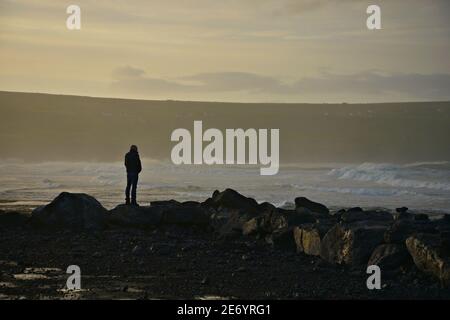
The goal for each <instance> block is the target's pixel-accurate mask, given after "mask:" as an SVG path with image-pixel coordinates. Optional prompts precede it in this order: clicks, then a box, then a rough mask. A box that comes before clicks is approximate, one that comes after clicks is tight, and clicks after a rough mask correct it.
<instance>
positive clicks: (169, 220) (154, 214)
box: [110, 200, 210, 228]
mask: <svg viewBox="0 0 450 320" xmlns="http://www.w3.org/2000/svg"><path fill="white" fill-rule="evenodd" d="M110 222H111V223H112V224H116V225H122V226H128V227H143V228H148V227H154V226H158V225H176V226H187V227H205V226H208V225H209V222H210V218H209V215H208V213H207V211H206V210H205V209H203V208H202V207H200V205H199V204H198V203H195V202H186V203H180V202H177V201H175V200H170V201H157V202H152V203H151V206H150V207H144V206H130V205H123V204H122V205H118V206H117V207H115V208H114V209H112V210H111V211H110Z"/></svg>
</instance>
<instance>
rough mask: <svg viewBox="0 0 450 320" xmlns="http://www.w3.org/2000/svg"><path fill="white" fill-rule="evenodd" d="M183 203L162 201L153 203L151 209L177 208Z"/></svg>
mask: <svg viewBox="0 0 450 320" xmlns="http://www.w3.org/2000/svg"><path fill="white" fill-rule="evenodd" d="M180 204H181V203H180V202H178V201H176V200H173V199H172V200H160V201H151V202H150V206H151V207H161V206H163V207H167V206H176V205H180Z"/></svg>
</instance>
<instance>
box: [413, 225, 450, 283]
mask: <svg viewBox="0 0 450 320" xmlns="http://www.w3.org/2000/svg"><path fill="white" fill-rule="evenodd" d="M406 247H407V248H408V251H409V253H410V254H411V256H412V258H413V260H414V263H415V265H416V266H417V268H418V269H419V270H421V271H423V272H425V273H427V274H430V275H432V276H434V277H436V278H437V279H439V280H440V282H441V284H442V285H444V286H448V285H449V284H450V252H449V250H448V248H447V247H446V246H443V245H442V239H441V238H440V237H439V236H438V235H430V234H417V235H414V236H411V237H409V238H408V239H406Z"/></svg>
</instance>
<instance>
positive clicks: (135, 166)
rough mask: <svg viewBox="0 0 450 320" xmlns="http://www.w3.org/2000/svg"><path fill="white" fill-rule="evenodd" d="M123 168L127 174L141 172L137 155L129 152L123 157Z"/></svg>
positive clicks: (134, 152)
mask: <svg viewBox="0 0 450 320" xmlns="http://www.w3.org/2000/svg"><path fill="white" fill-rule="evenodd" d="M125 167H127V172H128V173H139V172H141V170H142V166H141V159H139V153H137V152H136V151H130V152H128V153H127V154H126V155H125Z"/></svg>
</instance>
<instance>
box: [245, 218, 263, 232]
mask: <svg viewBox="0 0 450 320" xmlns="http://www.w3.org/2000/svg"><path fill="white" fill-rule="evenodd" d="M261 220H262V218H261V217H259V218H253V219H250V220H249V221H247V222H245V223H244V224H243V226H242V234H243V235H244V236H250V235H256V234H259V233H260V232H261Z"/></svg>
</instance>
